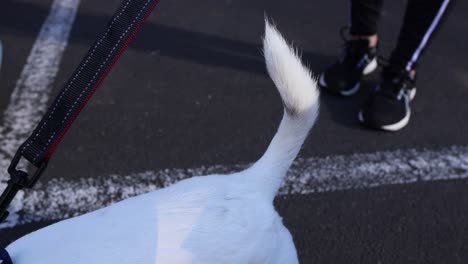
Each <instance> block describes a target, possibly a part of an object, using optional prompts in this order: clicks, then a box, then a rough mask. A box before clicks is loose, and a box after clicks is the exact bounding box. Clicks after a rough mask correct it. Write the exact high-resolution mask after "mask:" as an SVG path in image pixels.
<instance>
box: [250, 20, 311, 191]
mask: <svg viewBox="0 0 468 264" xmlns="http://www.w3.org/2000/svg"><path fill="white" fill-rule="evenodd" d="M263 49H264V55H265V61H266V67H267V70H268V74H269V75H270V77H271V79H272V80H273V82H274V83H275V85H276V87H277V88H278V91H279V93H280V95H281V99H282V100H283V104H284V115H283V119H282V120H281V123H280V125H279V128H278V131H277V132H276V135H275V136H274V138H273V140H272V141H271V143H270V146H269V147H268V149H267V150H266V152H265V154H264V155H263V156H262V157H261V158H260V159H259V160H258V161H257V162H256V163H255V164H254V165H253V166H252V167H251V168H250V169H251V171H252V173H253V174H254V175H255V176H254V179H253V180H254V181H255V183H256V184H257V185H256V188H260V190H261V192H264V193H265V194H267V195H269V196H271V199H273V198H274V196H275V195H276V193H277V192H278V189H279V187H280V186H281V183H282V182H283V180H284V177H285V175H286V172H287V170H288V169H289V167H290V165H291V163H292V162H293V160H294V159H295V158H296V156H297V154H298V152H299V150H300V148H301V146H302V143H303V142H304V140H305V139H306V137H307V134H308V132H309V130H310V128H311V127H312V125H313V124H314V122H315V119H316V118H317V114H318V109H319V92H318V90H317V82H316V80H315V79H314V78H312V76H311V72H310V71H309V69H308V68H307V67H305V66H304V65H303V64H302V63H301V59H300V58H299V56H298V54H297V51H296V50H294V49H293V48H291V47H290V46H289V45H288V44H287V43H286V41H285V40H284V38H283V37H282V36H281V34H280V33H279V32H278V31H277V29H276V28H275V27H274V26H272V25H271V24H270V23H269V22H268V20H266V21H265V37H264V39H263Z"/></svg>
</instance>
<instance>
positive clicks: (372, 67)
mask: <svg viewBox="0 0 468 264" xmlns="http://www.w3.org/2000/svg"><path fill="white" fill-rule="evenodd" d="M377 66H378V64H377V59H376V58H374V59H373V60H372V61H371V62H370V63H369V64H367V66H366V67H365V68H364V70H363V71H362V74H363V75H367V74H370V73H372V72H373V71H375V69H377ZM319 85H320V86H321V87H324V88H326V87H327V83H326V82H325V77H324V74H320V78H319ZM360 86H361V82H358V83H356V85H354V87H353V88H351V90H346V91H340V92H339V94H340V95H343V96H351V95H353V94H355V93H357V92H358V91H359V88H360Z"/></svg>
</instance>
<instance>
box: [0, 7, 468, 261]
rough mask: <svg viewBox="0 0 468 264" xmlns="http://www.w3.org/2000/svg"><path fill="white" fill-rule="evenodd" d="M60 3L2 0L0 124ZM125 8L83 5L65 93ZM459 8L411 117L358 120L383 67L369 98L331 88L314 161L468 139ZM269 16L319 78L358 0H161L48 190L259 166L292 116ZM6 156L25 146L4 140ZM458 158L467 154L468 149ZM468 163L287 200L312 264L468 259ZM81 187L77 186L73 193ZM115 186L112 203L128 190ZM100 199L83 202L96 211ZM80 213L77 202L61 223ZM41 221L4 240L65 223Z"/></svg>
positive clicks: (66, 61) (390, 10) (394, 31)
mask: <svg viewBox="0 0 468 264" xmlns="http://www.w3.org/2000/svg"><path fill="white" fill-rule="evenodd" d="M52 2H53V1H50V0H24V1H13V0H6V1H3V2H2V8H1V9H0V39H1V40H2V43H3V46H4V52H5V54H4V59H3V65H2V69H1V72H0V113H4V115H3V116H2V115H0V126H2V124H5V123H7V122H6V119H7V117H8V114H6V112H7V111H6V110H7V109H8V107H9V105H11V104H12V100H11V98H12V95H13V94H14V92H13V91H14V90H15V87H16V86H17V82H18V80H19V79H20V75H21V72H22V71H23V68H24V66H25V65H27V64H28V59H27V58H28V56H29V55H30V52H31V48H32V47H33V45H34V43H36V42H37V40H38V34H39V31H40V30H41V26H42V25H43V23H44V21H45V20H46V18H47V17H48V16H49V15H50V12H51V9H50V7H51V5H52ZM119 3H120V1H118V0H105V1H104V0H102V1H92V0H81V2H80V3H79V5H78V9H77V13H76V19H75V20H74V23H73V25H72V28H71V32H70V36H69V38H68V41H67V42H66V48H65V50H64V53H63V56H62V59H61V61H60V64H59V67H58V72H57V73H56V74H55V75H54V77H55V78H54V79H53V82H52V83H51V85H50V90H51V96H50V100H52V98H53V96H54V95H55V94H57V93H58V91H59V90H60V89H61V87H62V86H63V85H64V83H65V82H66V81H67V79H68V77H69V76H70V74H71V73H72V72H73V70H74V69H75V67H76V66H77V64H78V63H79V62H80V60H81V58H82V57H83V56H84V54H85V53H86V52H87V50H88V49H89V47H90V45H91V44H92V43H93V42H94V40H95V38H96V36H97V34H98V33H99V32H101V31H102V30H103V29H104V27H105V25H106V23H107V21H108V20H109V18H110V17H111V16H112V14H113V12H114V10H115V9H116V8H117V6H118V5H119ZM405 4H406V1H402V0H397V1H387V2H386V3H385V6H384V12H383V15H382V21H381V23H380V27H379V31H380V47H379V49H380V52H381V54H382V55H383V56H388V55H389V54H390V52H391V50H392V48H393V47H394V46H395V41H396V38H397V36H398V31H399V27H400V25H401V20H402V16H403V11H404V7H405ZM455 4H456V5H455V6H454V7H453V8H452V11H451V13H450V16H449V17H448V19H447V21H446V23H445V24H444V25H443V27H442V28H441V30H440V32H438V34H437V36H436V37H435V39H434V41H433V43H432V45H431V46H430V48H429V50H428V51H427V53H426V54H425V56H424V57H423V58H422V60H421V67H420V69H419V72H418V82H417V87H418V94H417V96H416V99H415V101H414V102H413V104H412V106H413V115H412V119H411V122H410V124H409V125H408V127H406V128H405V129H403V130H402V131H400V132H398V133H383V132H377V131H373V130H368V129H365V128H363V127H361V126H360V125H359V122H358V120H357V112H358V109H359V107H360V105H361V104H362V102H363V100H364V99H365V97H366V96H367V95H368V94H369V92H370V90H371V89H372V87H373V85H375V84H376V82H377V80H378V73H374V74H372V75H370V76H368V77H366V79H365V82H364V85H363V89H362V90H361V91H360V92H359V93H358V94H357V95H356V96H353V97H351V98H337V97H333V96H330V95H327V94H325V93H323V94H322V96H321V112H320V116H319V119H318V122H317V123H316V125H315V127H314V128H313V130H312V132H311V135H310V137H309V139H308V140H307V142H306V144H305V145H304V147H303V150H302V151H301V153H300V158H301V159H309V158H317V159H327V158H329V157H336V156H340V157H345V158H344V159H346V157H352V155H354V154H359V153H367V154H370V155H374V154H375V153H382V152H385V151H387V152H388V151H389V152H392V153H399V151H402V152H405V151H412V150H418V151H421V152H424V151H433V152H437V151H441V150H444V149H447V148H451V147H454V146H455V147H464V146H467V145H468V122H467V120H468V119H467V117H468V104H467V103H466V102H468V66H467V63H466V60H467V59H468V49H467V48H466V47H467V46H468V35H467V34H466V32H467V30H468V17H467V16H466V12H465V11H466V10H468V4H467V2H463V1H458V2H457V3H455ZM265 13H266V14H267V15H268V16H269V17H271V18H272V19H273V20H274V22H275V24H276V25H277V26H278V29H279V30H280V31H281V32H282V33H283V34H284V36H285V37H286V39H288V40H290V41H291V42H292V43H293V44H294V45H295V46H296V47H298V48H299V49H300V50H301V51H302V55H303V60H304V62H305V63H306V64H307V65H309V66H310V68H311V69H312V71H313V72H314V73H316V74H318V73H319V72H320V71H321V70H323V69H324V68H325V67H326V66H327V64H329V63H331V62H333V60H334V58H335V57H336V55H338V54H339V53H340V51H341V48H342V45H343V43H342V41H341V39H340V37H339V29H340V28H341V27H342V26H344V25H346V24H347V23H348V2H347V1H336V0H335V1H324V0H318V1H305V0H291V1H287V2H285V1H266V0H249V1H246V0H244V1H235V0H222V1H219V0H205V1H198V2H196V1H188V0H180V1H165V0H161V2H160V4H159V5H158V6H157V7H156V9H155V10H154V11H153V13H152V14H151V16H150V17H149V18H148V21H147V22H146V24H145V25H144V26H143V28H142V29H141V31H140V32H139V33H138V34H137V36H136V37H135V39H134V40H133V41H132V43H131V44H130V46H129V47H128V49H127V51H126V52H125V53H124V54H123V55H122V56H121V58H120V60H119V61H118V63H117V64H116V65H115V67H114V69H113V70H112V71H111V72H110V74H109V76H108V77H107V78H106V80H105V81H104V82H103V84H102V85H101V87H100V88H99V90H98V91H97V92H96V94H95V96H94V97H93V99H92V100H91V101H90V103H89V104H88V105H87V106H86V108H85V109H84V111H83V112H82V113H81V114H80V116H79V118H78V119H77V121H76V122H75V123H74V125H73V126H72V128H71V129H70V131H69V132H68V134H67V135H66V137H65V138H64V139H63V141H62V143H61V145H59V147H58V148H57V150H56V153H55V154H54V156H53V157H52V160H51V162H50V164H49V167H48V170H47V171H46V173H45V174H44V176H43V178H42V179H41V182H40V184H39V186H38V188H39V189H40V188H42V186H47V185H48V184H49V185H50V184H55V183H56V181H57V179H61V181H65V182H71V183H79V182H83V181H87V180H86V179H96V178H99V177H102V178H103V179H104V178H105V177H108V176H109V175H122V176H125V175H132V174H134V173H140V172H145V171H162V170H165V169H182V170H190V169H191V168H200V167H214V166H217V165H219V166H222V167H227V168H234V167H236V166H242V165H245V164H248V163H251V162H253V161H255V160H256V159H257V158H258V157H259V156H261V154H262V153H263V151H264V150H265V148H266V147H267V146H268V144H269V142H270V140H271V138H272V136H273V134H274V132H275V130H276V127H277V125H278V123H279V121H280V118H281V111H282V105H281V101H280V98H279V95H278V94H277V92H276V90H275V88H274V86H273V83H272V82H271V80H269V78H268V76H267V74H266V70H265V67H264V62H263V58H262V53H261V36H262V33H263V27H264V21H263V20H264V14H265ZM0 132H2V133H6V132H5V131H2V130H1V129H0ZM7 132H8V131H7ZM2 147H4V145H3V146H2V145H1V144H0V148H2ZM373 153H374V154H373ZM405 153H406V152H405ZM0 154H2V155H4V156H6V157H9V156H11V153H9V150H5V149H1V151H0ZM403 156H404V155H403ZM458 157H459V158H460V160H462V161H463V160H465V161H468V154H467V153H461V154H459V155H458ZM350 166H359V164H355V163H350ZM463 166H464V165H463ZM463 166H461V167H460V168H457V169H456V170H455V169H454V170H453V171H451V172H450V175H438V177H434V178H437V180H415V181H394V182H392V183H391V184H388V183H385V184H369V186H368V187H360V188H352V187H350V188H343V189H341V190H333V191H326V190H325V191H317V192H307V193H305V194H301V193H289V194H288V193H286V194H284V195H281V196H279V197H278V198H277V200H276V205H277V208H278V210H279V212H280V214H281V215H282V216H283V217H284V222H285V224H286V226H287V227H288V228H289V230H291V232H292V234H293V237H294V239H295V242H296V245H297V248H298V252H299V256H300V261H301V263H467V262H468V221H467V220H468V210H467V208H468V193H465V190H466V189H467V188H468V179H465V178H466V177H465V175H467V174H468V167H463ZM311 170H313V168H312V169H311ZM444 174H445V173H444ZM398 176H401V177H405V176H406V175H401V173H400V174H399V175H398ZM1 177H3V178H1ZM5 177H6V176H0V179H3V180H4V179H5ZM422 178H424V175H422V176H421V179H422ZM418 179H419V178H418ZM364 180H365V178H364ZM103 181H104V180H103ZM128 184H129V185H131V184H132V182H131V181H129V182H128ZM98 187H99V186H98ZM69 191H70V192H71V194H70V195H71V196H73V195H72V193H73V192H74V191H73V189H70V190H69ZM101 195H106V193H101ZM107 195H109V198H108V199H107V202H109V203H110V202H113V201H115V200H118V199H117V198H116V197H115V196H113V194H111V193H108V194H107ZM118 197H120V196H118ZM32 208H34V207H32ZM91 208H92V206H89V207H87V206H86V205H84V206H83V210H84V211H87V210H90V209H91ZM36 209H37V208H36ZM75 213H76V212H73V213H69V212H68V213H67V210H66V209H64V210H63V217H59V219H60V218H65V217H69V216H70V214H72V215H73V214H75ZM19 214H20V215H21V214H24V215H29V216H30V215H31V214H35V215H41V211H40V210H39V209H38V210H37V211H34V212H32V211H27V212H24V210H23V211H21V212H19ZM29 216H28V217H29ZM28 217H25V218H24V219H25V220H24V221H22V222H21V223H19V224H18V225H15V226H14V227H10V228H3V229H1V230H0V245H7V244H8V243H9V242H11V241H12V240H14V239H16V238H18V237H20V236H21V235H24V234H26V233H27V232H30V231H32V230H35V229H37V228H39V227H41V226H44V225H47V224H50V223H52V222H54V221H57V220H58V219H55V218H54V219H44V218H41V217H38V218H37V219H36V218H34V217H29V218H28Z"/></svg>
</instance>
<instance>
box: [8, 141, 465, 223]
mask: <svg viewBox="0 0 468 264" xmlns="http://www.w3.org/2000/svg"><path fill="white" fill-rule="evenodd" d="M245 167H247V166H246V165H234V166H211V167H199V168H193V169H166V170H161V171H146V172H141V173H134V174H130V175H117V174H115V175H109V176H103V177H94V178H84V179H80V180H79V181H67V180H65V179H62V178H58V179H52V180H50V181H49V182H47V183H45V184H38V185H37V186H36V188H34V189H33V190H28V191H27V192H24V193H22V196H21V197H19V198H20V199H21V201H22V202H21V204H18V205H19V206H18V207H15V208H14V210H16V211H15V212H16V213H21V215H20V214H17V215H20V216H18V217H16V218H12V219H9V222H6V223H4V224H2V225H0V228H5V227H11V226H15V225H18V224H25V223H31V222H37V221H43V220H58V219H63V218H68V217H72V216H76V215H79V214H83V213H86V212H89V211H92V210H95V209H97V208H101V207H104V206H107V205H109V204H111V203H113V202H116V201H119V200H122V199H125V198H128V197H132V196H135V195H138V194H141V193H145V192H149V191H152V190H155V189H158V188H162V187H166V186H169V185H171V184H173V183H175V182H177V181H180V180H182V179H186V178H189V177H192V176H196V175H208V174H214V173H230V172H233V171H239V170H241V169H242V168H245ZM463 178H468V146H459V147H451V148H446V149H442V150H437V151H434V150H415V149H409V150H397V151H385V152H375V153H369V154H355V155H350V156H333V157H326V158H308V159H298V160H297V161H295V162H294V163H293V165H292V167H291V169H290V170H289V172H288V176H287V179H286V180H285V183H284V184H283V186H282V188H281V189H280V195H290V194H311V193H318V192H330V191H340V190H349V189H362V188H371V187H377V186H382V185H392V184H408V183H414V182H418V181H436V180H451V179H463Z"/></svg>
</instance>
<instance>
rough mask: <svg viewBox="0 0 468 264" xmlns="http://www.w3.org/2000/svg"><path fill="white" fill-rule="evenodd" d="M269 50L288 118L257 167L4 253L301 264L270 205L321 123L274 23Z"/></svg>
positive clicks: (199, 181)
mask: <svg viewBox="0 0 468 264" xmlns="http://www.w3.org/2000/svg"><path fill="white" fill-rule="evenodd" d="M263 45H264V54H265V60H266V66H267V69H268V73H269V75H270V77H271V79H273V82H274V83H275V85H276V87H277V88H278V91H279V93H280V95H281V98H282V100H283V103H284V109H285V111H284V115H283V119H282V121H281V124H280V126H279V129H278V131H277V133H276V135H275V136H274V138H273V140H272V142H271V143H270V146H269V147H268V149H267V151H266V152H265V154H264V155H263V156H262V157H261V158H260V160H258V161H257V162H256V163H255V164H254V165H252V166H251V167H250V168H248V169H246V170H244V171H241V172H238V173H234V174H230V175H209V176H203V177H194V178H191V179H187V180H183V181H180V182H179V183H177V184H174V185H172V186H170V187H168V188H165V189H161V190H157V191H154V192H151V193H147V194H144V195H140V196H137V197H134V198H131V199H127V200H124V201H122V202H119V203H116V204H114V205H112V206H109V207H107V208H103V209H100V210H97V211H94V212H91V213H88V214H85V215H82V216H79V217H75V218H72V219H68V220H65V221H61V222H59V223H56V224H54V225H51V226H48V227H46V228H43V229H41V230H39V231H36V232H33V233H31V234H29V235H27V236H25V237H23V238H21V239H19V240H17V241H16V242H14V243H12V244H11V245H10V246H8V248H7V250H8V252H9V253H10V255H11V257H12V259H13V262H14V264H78V263H79V264H93V263H95V264H117V263H123V264H130V263H131V264H160V263H161V264H178V263H200V264H210V263H213V264H223V263H233V264H244V263H251V264H256V263H268V264H272V263H281V264H289V263H298V258H297V253H296V249H295V247H294V243H293V239H292V237H291V234H290V233H289V231H288V230H287V229H286V228H285V227H284V225H283V223H282V219H281V217H280V216H279V215H278V213H277V212H276V210H275V208H274V206H273V198H274V197H275V195H276V193H277V191H278V189H279V187H280V185H281V183H282V182H283V179H284V177H285V175H286V172H287V170H288V168H289V166H290V165H291V163H292V161H293V160H294V158H295V157H296V155H297V153H298V152H299V150H300V148H301V145H302V143H303V142H304V140H305V138H306V137H307V134H308V132H309V130H310V128H311V127H312V125H313V123H314V122H315V119H316V117H317V113H318V108H319V103H318V97H319V92H318V91H317V88H316V81H315V80H313V79H312V77H311V73H310V71H309V70H308V69H307V68H306V67H304V66H303V65H302V64H301V61H300V59H299V58H298V56H297V54H296V52H295V51H294V50H293V49H292V48H291V47H289V46H288V44H287V43H286V41H285V40H284V39H283V37H282V36H281V35H280V33H279V32H278V31H277V30H276V29H275V28H274V27H273V26H271V25H270V24H269V23H268V21H267V22H266V27H265V37H264V41H263Z"/></svg>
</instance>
